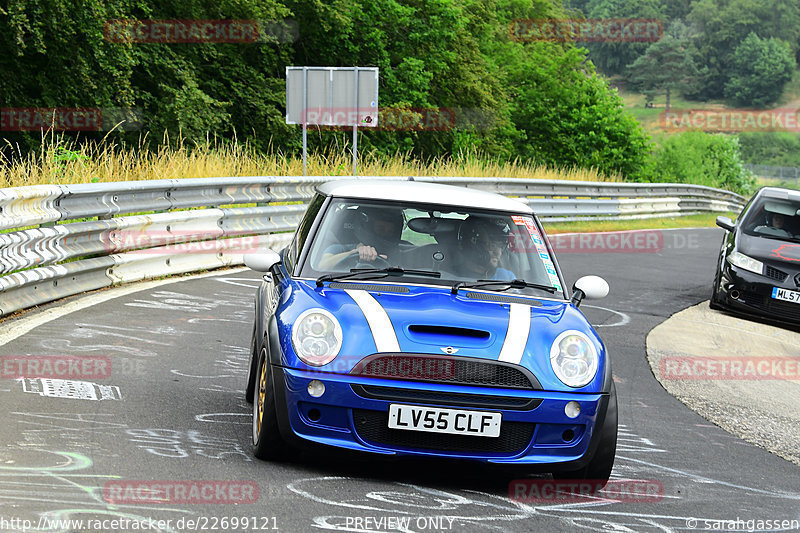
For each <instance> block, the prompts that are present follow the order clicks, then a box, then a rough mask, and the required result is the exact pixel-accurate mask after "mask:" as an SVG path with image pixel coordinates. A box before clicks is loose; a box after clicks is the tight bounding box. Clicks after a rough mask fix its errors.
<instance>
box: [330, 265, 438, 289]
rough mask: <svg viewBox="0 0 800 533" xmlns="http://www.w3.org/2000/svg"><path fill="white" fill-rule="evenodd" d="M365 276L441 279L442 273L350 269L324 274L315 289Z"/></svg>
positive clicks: (398, 269) (369, 277) (389, 268)
mask: <svg viewBox="0 0 800 533" xmlns="http://www.w3.org/2000/svg"><path fill="white" fill-rule="evenodd" d="M362 275H363V276H366V279H375V278H371V276H378V278H377V279H382V278H385V277H388V276H397V277H399V276H424V277H428V278H441V277H442V273H441V272H436V271H434V270H414V269H411V268H400V267H388V268H351V269H350V272H341V273H338V274H337V273H333V274H324V275H322V276H320V277H318V278H317V287H322V284H323V283H324V282H326V281H333V280H337V279H348V278H355V277H358V276H362Z"/></svg>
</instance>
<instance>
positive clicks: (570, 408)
mask: <svg viewBox="0 0 800 533" xmlns="http://www.w3.org/2000/svg"><path fill="white" fill-rule="evenodd" d="M309 388H310V387H309ZM564 414H565V415H567V416H568V417H570V418H576V417H577V416H578V415H579V414H581V404H579V403H578V402H569V403H568V404H567V405H565V406H564Z"/></svg>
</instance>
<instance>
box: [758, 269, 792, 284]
mask: <svg viewBox="0 0 800 533" xmlns="http://www.w3.org/2000/svg"><path fill="white" fill-rule="evenodd" d="M766 267H767V268H766V269H765V271H764V275H765V276H767V277H768V278H772V279H774V280H775V281H780V282H783V281H784V280H785V279H786V276H788V275H789V274H787V273H786V272H784V271H783V270H778V269H777V268H775V267H771V266H769V265H766Z"/></svg>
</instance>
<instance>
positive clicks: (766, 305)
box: [739, 291, 800, 320]
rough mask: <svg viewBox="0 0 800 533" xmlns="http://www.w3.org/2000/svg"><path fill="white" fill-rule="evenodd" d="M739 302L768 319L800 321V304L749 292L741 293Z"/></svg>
mask: <svg viewBox="0 0 800 533" xmlns="http://www.w3.org/2000/svg"><path fill="white" fill-rule="evenodd" d="M739 300H741V301H742V302H743V303H745V304H747V305H749V306H750V307H755V308H756V309H758V310H760V311H762V312H763V313H764V314H765V315H766V316H767V317H769V318H776V319H785V320H800V304H796V303H792V302H783V301H781V300H776V299H775V298H771V297H768V296H762V295H760V294H756V293H754V292H749V291H742V293H741V295H740V297H739Z"/></svg>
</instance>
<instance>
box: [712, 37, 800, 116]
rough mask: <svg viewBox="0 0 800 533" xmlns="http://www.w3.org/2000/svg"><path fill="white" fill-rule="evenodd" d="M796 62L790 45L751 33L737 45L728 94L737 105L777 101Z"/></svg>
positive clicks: (727, 86) (757, 105) (762, 104)
mask: <svg viewBox="0 0 800 533" xmlns="http://www.w3.org/2000/svg"><path fill="white" fill-rule="evenodd" d="M794 69H795V62H794V56H793V54H792V51H791V48H790V47H789V45H788V44H787V43H785V42H783V41H780V40H778V39H773V38H770V39H760V38H759V37H758V35H756V34H755V33H751V34H749V35H748V36H747V38H745V40H744V41H742V43H741V44H740V45H739V46H737V47H736V51H734V53H733V65H732V68H731V73H730V79H729V80H728V82H727V83H726V84H725V97H726V98H730V99H731V100H733V101H734V102H735V103H736V104H737V105H742V106H754V107H761V106H765V105H768V104H771V103H773V102H775V101H776V100H777V99H778V97H779V96H780V95H781V93H783V88H784V86H785V85H786V84H787V83H788V82H789V81H790V80H791V79H792V75H793V74H794Z"/></svg>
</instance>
